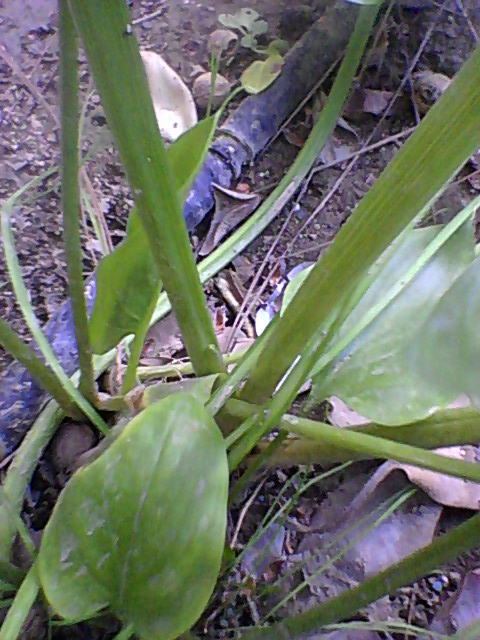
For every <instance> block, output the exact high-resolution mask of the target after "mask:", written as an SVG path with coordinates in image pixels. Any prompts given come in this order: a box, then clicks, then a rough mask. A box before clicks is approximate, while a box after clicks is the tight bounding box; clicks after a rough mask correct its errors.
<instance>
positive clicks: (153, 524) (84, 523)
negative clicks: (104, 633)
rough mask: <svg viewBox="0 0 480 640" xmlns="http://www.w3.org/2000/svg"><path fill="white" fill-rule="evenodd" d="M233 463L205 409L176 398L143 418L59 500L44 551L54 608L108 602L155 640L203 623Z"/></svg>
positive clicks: (77, 610)
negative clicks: (228, 460) (229, 462)
mask: <svg viewBox="0 0 480 640" xmlns="http://www.w3.org/2000/svg"><path fill="white" fill-rule="evenodd" d="M227 491H228V465H227V457H226V451H225V444H224V440H223V437H222V435H221V433H220V431H219V429H218V427H217V425H216V424H215V422H214V421H213V419H212V418H211V416H210V415H209V414H208V413H207V412H206V410H205V409H204V407H203V406H202V405H201V404H200V403H199V402H198V401H197V400H195V399H194V398H192V397H190V396H188V395H185V394H178V395H175V396H171V397H169V398H166V399H165V400H162V401H161V402H158V403H157V404H154V405H151V406H150V407H148V408H147V409H145V411H143V412H142V413H140V414H139V415H138V416H136V417H135V418H134V419H133V420H132V421H131V422H130V423H129V424H128V425H127V426H126V427H125V429H124V430H123V432H122V433H121V435H120V436H119V437H118V439H117V440H116V441H115V442H114V443H113V444H112V445H111V446H110V447H109V449H107V451H106V452H105V453H104V454H103V455H102V456H100V458H98V459H97V460H96V461H95V462H93V463H92V464H91V465H90V466H88V467H86V468H84V469H81V470H80V471H78V472H77V473H76V474H75V475H74V476H73V478H72V479H71V480H70V482H69V483H68V485H67V486H66V488H65V490H64V491H63V493H62V494H61V496H60V499H59V501H58V502H57V505H56V507H55V509H54V512H53V515H52V517H51V519H50V521H49V522H48V525H47V527H46V529H45V534H44V536H43V540H42V545H41V548H40V553H39V557H38V564H39V575H40V581H41V584H42V586H43V589H44V592H45V595H46V597H47V599H48V600H49V602H50V604H51V605H52V607H53V608H54V609H55V611H56V612H57V613H58V614H59V615H61V616H62V617H64V618H66V619H68V620H73V619H78V618H87V617H89V616H91V615H93V614H94V613H95V612H97V611H99V610H100V609H103V608H105V607H109V608H111V609H112V610H113V611H114V612H115V613H116V614H117V615H118V617H119V618H120V619H121V620H122V622H124V623H125V624H133V626H134V628H135V632H136V633H137V634H138V635H139V636H140V637H142V638H148V639H149V640H168V639H169V638H176V637H177V636H178V635H179V634H180V633H182V632H183V631H184V630H186V629H188V628H190V627H191V625H192V624H193V623H194V622H195V621H196V620H197V619H198V617H199V616H200V614H201V613H202V611H203V609H204V607H205V605H206V603H207V601H208V598H209V596H210V594H211V592H212V590H213V587H214V585H215V581H216V578H217V574H218V570H219V568H220V561H221V556H222V552H223V546H224V538H225V527H226V512H227Z"/></svg>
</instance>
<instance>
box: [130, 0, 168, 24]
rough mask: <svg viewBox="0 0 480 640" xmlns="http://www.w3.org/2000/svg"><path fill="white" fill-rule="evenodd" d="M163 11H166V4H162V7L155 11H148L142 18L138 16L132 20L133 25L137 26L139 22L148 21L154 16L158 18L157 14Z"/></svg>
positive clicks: (159, 14)
mask: <svg viewBox="0 0 480 640" xmlns="http://www.w3.org/2000/svg"><path fill="white" fill-rule="evenodd" d="M163 13H165V5H163V4H162V6H161V7H160V9H156V10H155V11H152V13H147V15H145V16H141V17H140V18H137V19H136V20H132V25H133V26H135V25H137V24H141V23H142V22H147V21H148V20H153V18H156V17H157V16H161V15H162V14H163Z"/></svg>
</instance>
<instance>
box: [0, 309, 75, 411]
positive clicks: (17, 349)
mask: <svg viewBox="0 0 480 640" xmlns="http://www.w3.org/2000/svg"><path fill="white" fill-rule="evenodd" d="M0 345H2V347H3V348H4V349H5V351H7V352H8V353H9V354H10V355H12V356H13V357H14V358H15V360H18V362H20V363H21V364H22V365H23V366H24V367H25V368H26V369H27V370H28V371H29V372H30V373H31V374H32V376H33V377H34V378H35V380H36V381H37V382H38V384H39V385H40V386H42V387H43V388H44V389H45V391H47V392H48V393H49V394H50V395H51V396H52V397H53V398H55V400H56V401H57V402H58V404H59V405H60V406H61V407H62V410H63V411H64V412H65V413H66V414H67V415H70V416H73V415H75V414H76V407H75V405H74V404H73V402H72V401H71V399H70V396H69V395H68V393H67V392H66V391H65V389H64V388H63V387H62V385H61V384H60V382H59V381H58V379H57V378H56V377H55V375H54V374H53V373H52V371H51V369H49V368H48V367H47V366H46V365H45V364H44V363H43V362H42V361H41V360H40V358H38V357H37V356H36V355H35V353H34V351H33V349H31V348H30V347H29V346H28V344H26V343H25V342H23V340H21V339H20V338H19V337H18V336H17V334H16V333H15V331H13V329H11V328H10V326H9V325H8V324H7V323H6V322H5V320H3V319H2V318H0Z"/></svg>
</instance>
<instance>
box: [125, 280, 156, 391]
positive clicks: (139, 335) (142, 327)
mask: <svg viewBox="0 0 480 640" xmlns="http://www.w3.org/2000/svg"><path fill="white" fill-rule="evenodd" d="M161 289H162V283H161V282H158V285H157V290H156V292H155V293H154V294H153V295H152V300H151V302H150V307H149V308H148V310H147V312H146V313H145V315H144V316H143V318H142V319H141V321H140V322H139V324H138V327H137V332H136V333H135V337H134V338H133V341H132V344H131V347H130V357H129V358H128V365H127V370H126V372H125V376H124V378H123V382H122V390H121V395H122V396H124V395H126V394H127V393H128V392H129V391H131V390H132V389H133V386H134V384H135V381H136V379H137V367H138V363H139V362H140V356H141V355H142V349H143V343H144V342H145V336H146V334H147V331H148V327H149V326H150V319H151V317H152V313H153V311H154V309H155V307H156V305H157V300H158V296H159V295H160V291H161Z"/></svg>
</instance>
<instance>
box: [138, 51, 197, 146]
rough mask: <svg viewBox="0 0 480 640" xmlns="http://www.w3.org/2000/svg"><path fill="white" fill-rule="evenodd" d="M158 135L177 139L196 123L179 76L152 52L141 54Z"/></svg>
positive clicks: (195, 115)
mask: <svg viewBox="0 0 480 640" xmlns="http://www.w3.org/2000/svg"><path fill="white" fill-rule="evenodd" d="M140 55H141V56H142V61H143V65H144V67H145V73H146V76H147V80H148V86H149V89H150V95H151V97H152V102H153V107H154V109H155V115H156V117H157V123H158V128H159V130H160V134H161V136H162V138H164V140H166V141H167V142H172V141H173V140H176V139H177V138H178V137H179V136H181V135H182V133H185V131H187V129H190V128H191V127H193V126H194V125H195V124H196V123H197V121H198V118H197V111H196V108H195V102H194V100H193V97H192V94H191V93H190V91H189V89H188V87H187V85H186V84H185V83H184V82H183V80H182V79H181V78H180V76H179V75H178V74H177V73H176V72H175V71H174V70H173V69H172V68H171V67H170V66H169V65H168V64H167V63H166V62H165V60H164V59H163V58H162V56H160V55H158V53H154V52H153V51H140Z"/></svg>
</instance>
